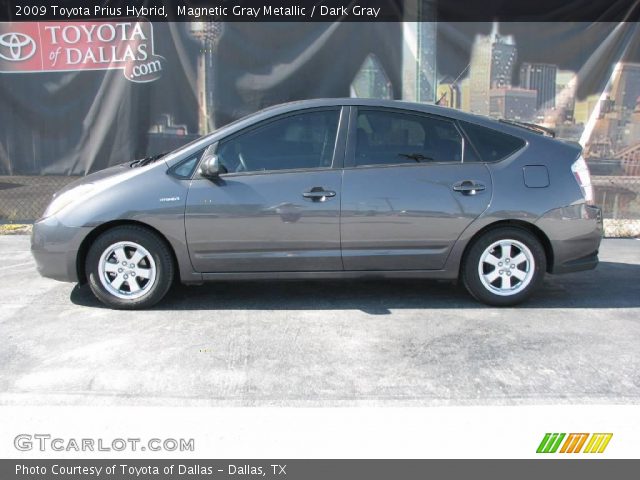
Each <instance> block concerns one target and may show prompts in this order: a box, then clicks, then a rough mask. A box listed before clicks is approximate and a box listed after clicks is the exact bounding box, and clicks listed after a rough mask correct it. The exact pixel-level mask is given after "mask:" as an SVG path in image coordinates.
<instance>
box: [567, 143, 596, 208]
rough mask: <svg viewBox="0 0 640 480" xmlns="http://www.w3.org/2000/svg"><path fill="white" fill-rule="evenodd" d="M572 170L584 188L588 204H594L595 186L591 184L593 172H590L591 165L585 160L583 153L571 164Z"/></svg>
mask: <svg viewBox="0 0 640 480" xmlns="http://www.w3.org/2000/svg"><path fill="white" fill-rule="evenodd" d="M571 171H572V172H573V176H574V177H576V182H578V185H580V190H582V196H583V197H584V199H585V201H586V202H587V203H588V204H593V186H592V185H591V174H590V173H589V166H588V165H587V162H585V160H584V158H582V155H580V156H579V157H578V159H577V160H576V161H575V162H573V165H571Z"/></svg>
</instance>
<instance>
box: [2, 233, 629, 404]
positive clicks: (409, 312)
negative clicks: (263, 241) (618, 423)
mask: <svg viewBox="0 0 640 480" xmlns="http://www.w3.org/2000/svg"><path fill="white" fill-rule="evenodd" d="M28 248H29V240H28V237H26V236H15V237H9V236H6V237H0V307H1V309H0V338H1V339H2V341H1V342H0V404H5V405H8V404H12V405H25V404H39V405H63V404H85V405H247V406H253V405H277V406H343V405H394V406H400V405H448V404H479V405H485V404H494V405H495V404H497V405H501V404H539V403H573V402H586V403H637V402H639V401H640V241H639V240H605V241H604V242H603V246H602V254H601V257H600V258H601V262H602V263H601V264H600V266H599V267H598V269H597V270H595V271H593V272H586V273H579V274H571V275H565V276H558V277H551V276H547V280H546V283H545V286H544V288H543V289H542V290H541V291H540V292H539V293H538V294H537V295H536V296H535V297H534V298H533V299H532V300H531V301H530V302H528V303H527V304H526V305H523V306H521V307H520V308H513V309H497V308H489V307H485V306H483V305H480V304H478V303H476V302H474V301H473V300H472V299H471V298H470V297H469V296H468V295H467V294H466V293H465V292H464V291H463V290H462V288H461V287H455V286H453V285H451V284H447V283H439V282H425V281H393V282H378V281H375V282H372V281H369V282H351V281H350V282H295V283H293V282H286V283H278V282H268V283H235V284H234V283H220V284H209V285H204V286H200V287H177V288H174V289H173V290H172V291H171V292H170V294H169V296H168V298H167V299H166V300H165V301H164V302H162V303H161V304H160V305H158V306H157V307H156V308H154V309H153V310H151V311H143V312H123V311H112V310H108V309H106V308H103V307H102V305H101V304H99V303H98V302H97V301H96V300H95V299H94V298H93V297H92V295H91V293H90V291H88V289H87V288H78V287H77V286H76V285H72V284H65V283H59V282H56V281H52V280H46V279H43V278H41V277H40V276H39V275H38V274H37V273H36V270H35V266H34V262H33V260H32V258H31V256H30V254H29V250H28Z"/></svg>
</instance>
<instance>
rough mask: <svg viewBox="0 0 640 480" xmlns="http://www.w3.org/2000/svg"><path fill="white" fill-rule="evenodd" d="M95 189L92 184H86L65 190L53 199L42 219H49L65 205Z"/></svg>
mask: <svg viewBox="0 0 640 480" xmlns="http://www.w3.org/2000/svg"><path fill="white" fill-rule="evenodd" d="M94 188H95V185H94V184H93V183H86V184H84V185H78V186H77V187H74V188H72V189H71V190H67V191H66V192H64V193H62V194H60V195H58V196H56V197H54V199H53V200H52V201H51V203H50V204H49V206H48V207H47V209H46V210H45V212H44V215H42V217H43V218H44V217H50V216H51V215H55V214H56V213H58V212H59V211H60V210H62V209H63V208H64V207H66V206H67V205H69V204H71V203H73V202H75V201H76V200H79V199H81V198H82V197H84V196H85V195H87V194H88V193H89V192H91V191H92V190H93V189H94Z"/></svg>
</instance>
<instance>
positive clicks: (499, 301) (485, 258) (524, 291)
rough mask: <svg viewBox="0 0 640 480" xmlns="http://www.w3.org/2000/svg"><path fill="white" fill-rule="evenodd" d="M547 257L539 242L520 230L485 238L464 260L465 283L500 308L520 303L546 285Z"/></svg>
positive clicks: (497, 232)
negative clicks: (543, 284) (543, 283)
mask: <svg viewBox="0 0 640 480" xmlns="http://www.w3.org/2000/svg"><path fill="white" fill-rule="evenodd" d="M546 268H547V263H546V255H545V251H544V248H543V247H542V245H541V244H540V242H539V241H538V239H537V238H536V237H535V236H534V235H533V234H531V233H530V232H528V231H527V230H524V229H520V228H512V227H509V228H499V229H495V230H490V231H488V232H486V233H484V234H483V235H481V236H480V237H479V238H478V239H477V240H476V241H475V242H474V243H473V244H472V245H471V247H470V248H469V251H468V252H467V255H466V256H465V259H464V260H463V266H462V270H463V271H462V276H463V282H464V285H465V287H466V288H467V290H468V291H469V293H471V295H473V296H474V297H475V298H476V299H477V300H479V301H481V302H484V303H487V304H489V305H496V306H508V305H515V304H518V303H520V302H522V301H524V300H526V299H527V298H529V297H530V296H531V294H532V293H533V292H534V291H535V290H536V289H537V288H538V287H539V286H540V285H541V284H542V281H543V279H544V272H545V271H546Z"/></svg>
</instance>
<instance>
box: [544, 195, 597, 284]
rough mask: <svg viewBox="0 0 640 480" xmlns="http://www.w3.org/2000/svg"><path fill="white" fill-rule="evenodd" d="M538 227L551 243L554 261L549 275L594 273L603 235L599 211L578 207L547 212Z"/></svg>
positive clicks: (587, 207)
mask: <svg viewBox="0 0 640 480" xmlns="http://www.w3.org/2000/svg"><path fill="white" fill-rule="evenodd" d="M536 225H537V226H538V227H540V229H541V230H542V231H543V232H545V234H546V235H547V237H548V238H549V240H550V242H551V248H552V251H553V262H552V263H551V265H549V268H548V271H549V273H571V272H579V271H582V270H592V269H594V268H596V266H597V265H598V249H599V248H600V241H601V240H602V235H603V232H604V228H603V223H602V212H601V210H600V208H598V207H595V206H592V205H587V204H584V203H583V204H578V205H571V206H569V207H563V208H557V209H554V210H551V211H549V212H547V213H546V214H545V215H543V216H542V217H541V218H540V219H539V220H538V221H537V222H536Z"/></svg>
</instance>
